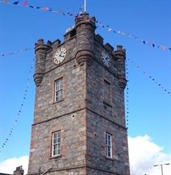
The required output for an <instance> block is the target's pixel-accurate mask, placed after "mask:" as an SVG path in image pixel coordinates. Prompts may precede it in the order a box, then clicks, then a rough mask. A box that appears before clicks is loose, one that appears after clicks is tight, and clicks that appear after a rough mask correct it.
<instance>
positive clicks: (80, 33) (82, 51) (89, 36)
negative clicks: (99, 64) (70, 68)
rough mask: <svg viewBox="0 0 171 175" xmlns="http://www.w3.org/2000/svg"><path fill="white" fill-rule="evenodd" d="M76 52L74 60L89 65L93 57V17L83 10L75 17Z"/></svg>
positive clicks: (94, 27)
mask: <svg viewBox="0 0 171 175" xmlns="http://www.w3.org/2000/svg"><path fill="white" fill-rule="evenodd" d="M75 28H76V38H77V53H76V60H77V62H78V64H79V65H83V64H84V63H85V62H86V63H87V64H88V65H91V64H92V62H93V59H94V38H95V33H94V32H95V29H96V26H95V18H94V17H93V18H90V17H89V14H88V13H86V12H84V13H82V14H80V15H79V16H77V17H76V19H75Z"/></svg>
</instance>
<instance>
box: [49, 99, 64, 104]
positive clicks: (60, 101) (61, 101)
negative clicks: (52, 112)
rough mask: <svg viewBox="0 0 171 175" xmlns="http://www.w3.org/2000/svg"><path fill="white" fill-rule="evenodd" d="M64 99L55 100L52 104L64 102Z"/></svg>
mask: <svg viewBox="0 0 171 175" xmlns="http://www.w3.org/2000/svg"><path fill="white" fill-rule="evenodd" d="M62 101H64V99H62V100H59V101H54V102H53V103H52V104H56V103H60V102H62Z"/></svg>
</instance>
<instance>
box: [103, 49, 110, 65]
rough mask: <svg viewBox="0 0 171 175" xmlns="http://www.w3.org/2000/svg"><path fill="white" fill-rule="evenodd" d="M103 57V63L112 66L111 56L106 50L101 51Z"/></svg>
mask: <svg viewBox="0 0 171 175" xmlns="http://www.w3.org/2000/svg"><path fill="white" fill-rule="evenodd" d="M101 58H102V61H103V63H104V64H105V66H107V67H110V65H111V60H110V56H109V54H108V53H107V52H106V51H105V50H103V51H102V52H101Z"/></svg>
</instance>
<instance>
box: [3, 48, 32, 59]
mask: <svg viewBox="0 0 171 175" xmlns="http://www.w3.org/2000/svg"><path fill="white" fill-rule="evenodd" d="M32 49H33V48H25V49H20V50H17V51H14V52H8V53H5V54H1V57H5V56H9V55H13V54H16V53H20V52H25V51H29V50H32Z"/></svg>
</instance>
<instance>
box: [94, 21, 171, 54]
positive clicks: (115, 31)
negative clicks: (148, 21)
mask: <svg viewBox="0 0 171 175" xmlns="http://www.w3.org/2000/svg"><path fill="white" fill-rule="evenodd" d="M96 23H97V25H98V26H100V27H102V28H104V29H106V30H107V31H108V32H112V33H114V34H120V35H123V36H127V37H129V38H133V39H135V40H137V41H139V42H141V43H143V44H148V45H150V46H152V47H153V48H157V49H159V48H160V49H162V50H163V51H165V50H169V51H171V47H166V46H164V45H161V44H156V43H154V42H151V41H147V40H144V39H141V38H139V37H137V36H134V35H132V34H129V33H126V32H122V31H120V30H114V29H112V28H111V27H110V26H109V25H104V24H103V23H102V22H99V21H98V20H96Z"/></svg>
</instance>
